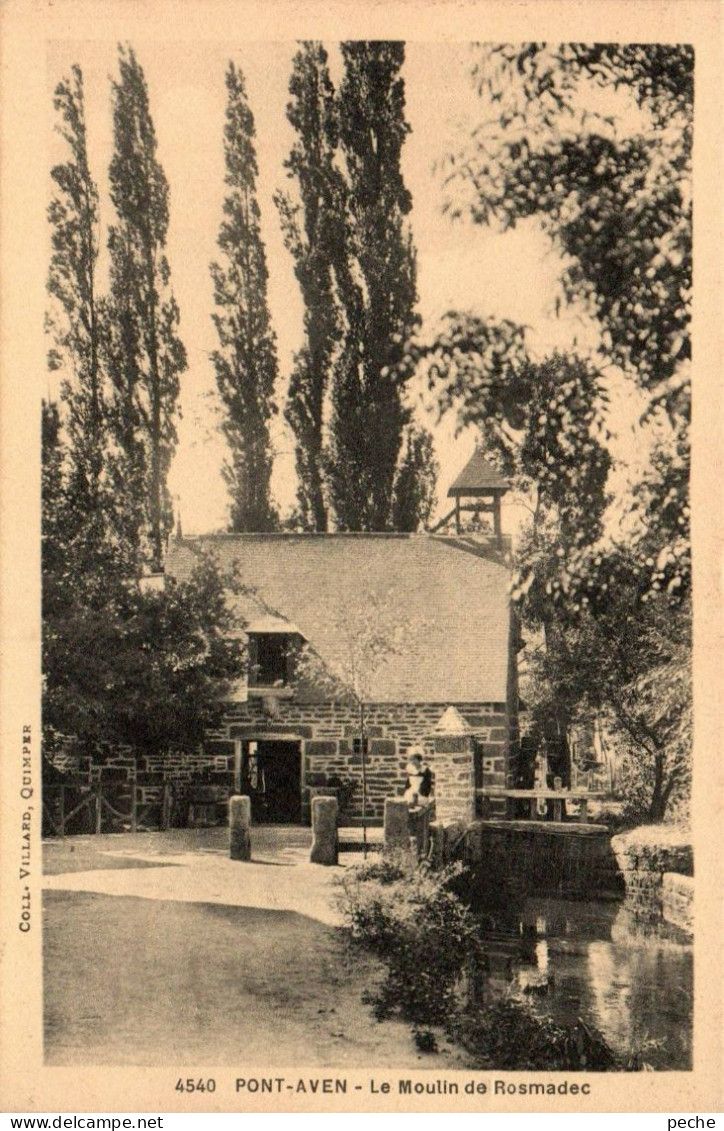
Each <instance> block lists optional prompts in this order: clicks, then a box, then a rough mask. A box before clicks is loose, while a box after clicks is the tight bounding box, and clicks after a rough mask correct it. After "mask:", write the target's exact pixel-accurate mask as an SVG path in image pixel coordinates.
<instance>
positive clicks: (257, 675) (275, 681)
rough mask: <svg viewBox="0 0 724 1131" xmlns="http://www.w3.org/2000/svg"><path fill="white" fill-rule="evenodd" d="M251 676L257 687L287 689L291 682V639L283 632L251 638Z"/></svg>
mask: <svg viewBox="0 0 724 1131" xmlns="http://www.w3.org/2000/svg"><path fill="white" fill-rule="evenodd" d="M249 643H250V652H251V676H250V680H249V682H250V683H251V684H252V685H256V686H257V687H286V685H287V683H288V681H289V654H290V647H289V645H290V637H289V636H287V635H285V634H284V633H282V632H259V633H254V634H253V635H252V636H251V637H250V641H249Z"/></svg>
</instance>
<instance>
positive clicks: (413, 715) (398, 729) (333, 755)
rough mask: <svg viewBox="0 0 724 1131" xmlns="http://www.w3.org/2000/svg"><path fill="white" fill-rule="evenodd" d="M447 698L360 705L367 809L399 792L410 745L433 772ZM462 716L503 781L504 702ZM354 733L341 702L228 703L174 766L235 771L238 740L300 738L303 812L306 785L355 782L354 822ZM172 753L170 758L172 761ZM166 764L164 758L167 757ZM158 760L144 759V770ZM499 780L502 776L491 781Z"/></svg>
mask: <svg viewBox="0 0 724 1131" xmlns="http://www.w3.org/2000/svg"><path fill="white" fill-rule="evenodd" d="M447 706H448V704H446V703H423V704H410V703H405V704H391V703H385V704H372V705H369V706H367V707H366V708H365V730H366V733H367V736H368V753H367V757H366V779H367V816H368V818H370V819H372V820H374V821H379V822H381V821H382V817H383V811H384V802H385V798H386V797H390V796H394V795H398V796H399V795H401V794H402V792H403V790H404V785H405V779H406V774H405V764H406V762H407V751H408V750H409V748H410V746H413V745H421V746H422V747H423V748H424V750H425V754H426V757H427V759H428V762H429V765H430V768H431V770H432V772H433V775H435V772H436V755H435V750H434V743H433V741H432V738H431V737H430V736H431V735H432V732H433V730H434V728H435V725H436V724H437V722H438V720H439V719H440V716H441V715H442V714H443V712H444V710H445V709H446V707H447ZM457 707H458V710H459V711H460V713H461V714H462V715H463V716H464V717H465V719H466V721H467V722H468V723H469V724H470V725H471V726H472V727H475V729H476V731H478V732H479V741H480V742H481V744H482V752H483V759H484V762H485V763H486V768H487V769H488V773H486V781H488V780H489V775H492V774H495V779H493V778H490V781H491V784H504V782H505V754H506V736H507V730H506V724H505V714H504V711H503V708H502V705H498V704H485V703H467V704H457ZM358 734H359V722H358V716H357V711H356V710H355V708H354V707H353V706H351V705H346V704H340V703H319V704H310V703H298V702H295V701H293V700H282V701H281V702H280V704H279V713H278V715H277V717H275V718H270V717H269V716H267V715H266V713H265V711H264V707H263V704H262V702H261V701H260V700H259V699H249V700H248V702H246V703H239V704H232V705H230V706H229V709H228V711H227V713H226V716H225V718H224V723H223V725H222V727H221V728H220V729H219V730H217V731H214V732H212V733H210V734H209V737H208V740H207V742H206V743H205V744H204V750H203V751H200V752H199V754H198V755H196V756H194V757H192V758H189V756H188V755H186V756H181V755H179V758H178V763H177V765H176V766H175V770H176V772H177V773H178V775H179V776H187V775H190V774H193V773H194V772H199V771H201V770H207V771H208V770H212V771H213V772H214V773H217V774H223V773H224V772H226V773H228V772H229V771H233V768H234V751H235V740H237V739H257V740H259V739H263V738H264V737H265V736H269V737H270V738H271V737H275V738H280V739H281V738H287V737H288V738H289V739H290V740H295V739H298V740H299V741H300V742H301V753H302V815H303V819H304V820H308V819H309V806H310V790H311V789H318V788H323V787H325V786H327V784H328V782H329V780H330V778H341V779H342V780H343V781H352V782H354V790H353V793H352V797H351V801H350V804H349V806H348V808H347V811H346V813H345V814H344V817H345V819H346V820H349V821H351V822H354V821H359V820H361V817H362V803H361V798H362V789H361V784H362V757H361V755H360V754H359V753H357V754H355V753H354V749H353V742H352V740H353V739H354V738H355V736H357V735H358ZM173 762H174V760H173V759H171V763H172V765H173ZM165 765H166V767H168V766H169V760H168V759H166V762H165ZM154 768H156V767H154V766H152V765H151V764H149V766H148V769H149V770H152V769H154ZM496 779H499V781H498V780H496Z"/></svg>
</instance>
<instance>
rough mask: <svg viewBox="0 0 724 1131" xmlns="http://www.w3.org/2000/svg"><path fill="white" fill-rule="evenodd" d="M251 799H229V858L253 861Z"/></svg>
mask: <svg viewBox="0 0 724 1131" xmlns="http://www.w3.org/2000/svg"><path fill="white" fill-rule="evenodd" d="M250 829H251V798H250V797H231V798H229V856H230V857H231V859H232V860H251V832H250Z"/></svg>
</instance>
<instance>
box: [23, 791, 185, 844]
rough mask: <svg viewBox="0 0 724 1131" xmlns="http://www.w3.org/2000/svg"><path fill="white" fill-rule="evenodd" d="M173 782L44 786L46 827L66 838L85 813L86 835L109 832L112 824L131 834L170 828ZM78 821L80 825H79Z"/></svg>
mask: <svg viewBox="0 0 724 1131" xmlns="http://www.w3.org/2000/svg"><path fill="white" fill-rule="evenodd" d="M172 805H173V789H172V786H171V785H170V783H168V782H166V783H164V784H163V785H145V784H141V783H138V782H103V781H91V782H88V781H82V782H81V781H71V782H62V783H58V784H53V785H44V786H43V827H44V831H45V833H46V835H47V834H49V835H50V836H60V837H64V836H65V835H66V833H67V832H68V828H69V826H70V825H71V823H72V822H73V821H74V819H75V818H77V817H79V816H80V815H81V814H83V813H85V822H84V824H85V826H86V827H85V828H84V829H83V831H84V832H88V833H97V834H100V833H102V832H107V831H108V826H109V824H110V825H111V826H114V827H115V828H117V826H118V825H119V824H120V826H121V828H122V829H125V830H127V831H129V832H133V833H135V832H138V831H139V830H144V829H167V828H169V826H170V823H171V809H172ZM77 823H78V822H76V825H77Z"/></svg>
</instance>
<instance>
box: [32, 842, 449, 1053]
mask: <svg viewBox="0 0 724 1131" xmlns="http://www.w3.org/2000/svg"><path fill="white" fill-rule="evenodd" d="M264 833H266V836H265V835H263V834H264ZM308 838H309V832H308V830H271V829H269V830H260V831H259V835H258V836H257V839H256V841H255V848H254V856H255V860H254V862H252V863H250V864H239V863H236V862H232V861H230V860H229V859H228V858H227V856H226V848H225V836H224V834H223V830H211V831H209V832H207V833H196V832H195V833H188V832H180V833H169V834H148V835H145V836H144V835H143V834H141V835H139V836H136V837H133V838H131V837H129V836H125V837H122V836H120V837H113V836H109V837H87V838H68V840H66V841H65V842H64V843H61V842H49V843H48V845H47V852H46V858H47V869H48V871H50V872H52V873H54V874H52V875H48V876H46V889H47V890H46V893H45V899H44V960H45V974H44V976H45V1009H46V1026H45V1028H46V1060H47V1061H48V1063H50V1064H65V1065H67V1064H137V1065H149V1066H150V1065H165V1064H168V1065H173V1066H174V1067H176V1066H179V1065H184V1064H185V1065H190V1066H194V1065H204V1064H216V1065H221V1064H233V1065H236V1066H237V1067H238V1069H239V1070H240V1072H241V1069H244V1070H246V1069H248V1068H251V1067H254V1066H256V1067H258V1068H260V1069H266V1070H267V1071H268V1070H269V1068H270V1067H280V1068H281V1067H288V1066H291V1065H303V1066H305V1067H306V1066H309V1067H324V1066H329V1067H350V1068H352V1067H358V1068H375V1067H384V1066H393V1065H394V1066H396V1067H400V1068H405V1067H408V1068H412V1067H418V1068H434V1069H440V1068H448V1069H452V1068H460V1067H464V1066H465V1064H464V1061H462V1060H461V1059H460V1057H459V1054H457V1053H456V1052H455V1051H453V1050H452V1049H449V1048H448V1049H443V1050H442V1051H441V1052H440V1053H439V1054H436V1055H434V1056H422V1055H421V1054H419V1053H418V1052H417V1050H416V1049H415V1047H414V1044H413V1042H412V1039H411V1036H410V1033H409V1029H408V1027H407V1026H406V1025H402V1024H398V1023H394V1022H385V1023H383V1024H380V1023H378V1022H376V1021H375V1020H374V1019H373V1018H372V1016H371V1013H370V1011H369V1008H368V1007H367V1006H365V1005H363V1004H362V1000H361V999H362V994H363V991H364V989H365V988H366V987H368V986H369V985H370V984H371V983H372V982H373V981H374V979H375V978H376V976H377V969H376V967H375V965H374V964H373V963H372V962H371V961H370V959H369V958H367V957H366V956H364V955H360V954H359V953H358V952H355V953H353V954H351V955H350V954H349V953H348V952H347V951H346V948H345V945H344V940H343V937H342V933H341V931H340V930H339V929H338V927H337V923H338V915H337V912H336V910H335V908H334V905H333V894H334V892H333V880H334V877H335V875H339V873H340V871H341V869H331V868H320V867H314V866H312V865H310V864H308V863H307V860H308V844H309V840H308ZM73 842H75V843H73Z"/></svg>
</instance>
